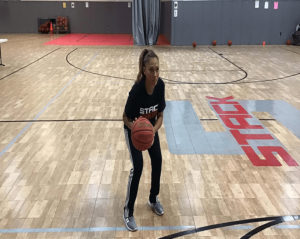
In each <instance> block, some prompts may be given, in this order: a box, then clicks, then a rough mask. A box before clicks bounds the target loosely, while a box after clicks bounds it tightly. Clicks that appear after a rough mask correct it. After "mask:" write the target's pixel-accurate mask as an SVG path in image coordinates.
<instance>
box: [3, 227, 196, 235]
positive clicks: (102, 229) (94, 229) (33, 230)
mask: <svg viewBox="0 0 300 239" xmlns="http://www.w3.org/2000/svg"><path fill="white" fill-rule="evenodd" d="M193 228H195V227H194V226H161V227H139V231H172V230H188V229H193ZM108 231H127V229H126V228H125V227H91V228H17V229H0V233H2V234H11V233H46V232H108Z"/></svg>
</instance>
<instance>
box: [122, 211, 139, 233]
mask: <svg viewBox="0 0 300 239" xmlns="http://www.w3.org/2000/svg"><path fill="white" fill-rule="evenodd" d="M123 220H124V223H125V226H126V228H127V229H128V230H129V231H132V232H135V231H137V229H138V227H137V225H136V223H135V220H134V217H133V216H130V217H129V216H128V209H124V214H123Z"/></svg>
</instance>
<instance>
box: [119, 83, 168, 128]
mask: <svg viewBox="0 0 300 239" xmlns="http://www.w3.org/2000/svg"><path fill="white" fill-rule="evenodd" d="M165 107H166V102H165V83H164V82H163V81H162V79H161V78H158V81H157V84H156V86H155V87H154V90H153V93H152V95H148V93H147V91H146V88H145V79H142V80H141V81H140V82H139V83H135V84H134V85H133V86H132V88H131V90H130V92H129V96H128V98H127V102H126V105H125V114H126V116H127V117H128V118H129V119H132V120H134V119H135V118H138V117H140V116H143V117H145V118H147V119H148V120H150V122H151V123H152V125H154V124H155V122H156V119H157V114H158V112H163V111H164V109H165ZM124 127H125V128H127V126H126V125H124ZM127 129H128V128H127Z"/></svg>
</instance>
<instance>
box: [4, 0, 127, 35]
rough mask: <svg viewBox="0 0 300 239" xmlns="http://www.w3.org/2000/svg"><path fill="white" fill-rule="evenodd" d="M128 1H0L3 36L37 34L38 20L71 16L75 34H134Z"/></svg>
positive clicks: (70, 20) (72, 28)
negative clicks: (72, 2) (63, 2)
mask: <svg viewBox="0 0 300 239" xmlns="http://www.w3.org/2000/svg"><path fill="white" fill-rule="evenodd" d="M131 10H132V8H129V7H128V3H127V2H89V8H85V2H75V8H71V2H67V8H65V9H64V8H63V7H62V2H58V1H46V2H40V1H30V2H29V1H26V2H20V1H0V33H37V32H38V18H56V17H57V16H67V17H68V18H69V23H70V29H71V32H72V33H111V34H114V33H120V34H122V33H124V34H131V32H132V25H131V15H132V12H131Z"/></svg>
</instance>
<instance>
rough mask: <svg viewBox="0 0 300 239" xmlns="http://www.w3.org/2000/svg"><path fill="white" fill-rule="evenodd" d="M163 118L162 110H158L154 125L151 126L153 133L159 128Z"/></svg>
mask: <svg viewBox="0 0 300 239" xmlns="http://www.w3.org/2000/svg"><path fill="white" fill-rule="evenodd" d="M163 118H164V112H158V114H157V120H156V122H155V125H154V127H153V131H154V134H155V133H156V132H157V131H158V130H159V128H160V127H161V126H162V123H163Z"/></svg>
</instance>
